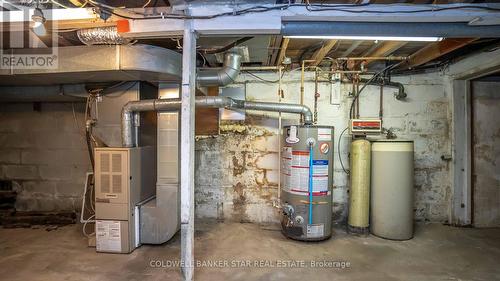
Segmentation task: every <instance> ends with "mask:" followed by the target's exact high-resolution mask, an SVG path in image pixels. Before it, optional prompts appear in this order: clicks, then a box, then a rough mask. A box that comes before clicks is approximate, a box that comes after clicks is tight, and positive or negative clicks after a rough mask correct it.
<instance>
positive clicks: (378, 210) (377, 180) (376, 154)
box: [370, 140, 414, 240]
mask: <svg viewBox="0 0 500 281" xmlns="http://www.w3.org/2000/svg"><path fill="white" fill-rule="evenodd" d="M371 158H372V165H371V166H372V172H371V176H372V180H371V204H370V205H371V213H370V230H371V233H372V234H374V235H376V236H379V237H382V238H386V239H393V240H407V239H411V238H412V237H413V192H414V188H413V177H414V176H413V173H414V172H413V141H398V140H380V141H375V142H372V157H371Z"/></svg>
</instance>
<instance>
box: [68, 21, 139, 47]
mask: <svg viewBox="0 0 500 281" xmlns="http://www.w3.org/2000/svg"><path fill="white" fill-rule="evenodd" d="M76 35H77V36H78V39H80V41H81V42H82V43H83V44H85V45H87V46H90V45H121V44H128V43H130V39H127V38H123V37H122V36H121V35H120V34H119V33H118V30H117V28H116V26H106V27H96V28H84V29H79V30H77V32H76Z"/></svg>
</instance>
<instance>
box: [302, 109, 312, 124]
mask: <svg viewBox="0 0 500 281" xmlns="http://www.w3.org/2000/svg"><path fill="white" fill-rule="evenodd" d="M302 116H304V124H306V125H312V124H313V113H312V111H311V109H310V108H309V107H307V106H305V105H304V106H303V107H302Z"/></svg>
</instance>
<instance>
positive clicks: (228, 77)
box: [196, 53, 241, 86]
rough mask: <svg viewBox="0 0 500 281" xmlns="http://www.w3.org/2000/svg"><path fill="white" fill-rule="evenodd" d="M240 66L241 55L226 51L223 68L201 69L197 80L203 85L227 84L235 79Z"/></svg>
mask: <svg viewBox="0 0 500 281" xmlns="http://www.w3.org/2000/svg"><path fill="white" fill-rule="evenodd" d="M240 67H241V55H239V54H235V53H226V55H225V56H224V66H223V67H222V68H220V69H210V70H202V71H199V72H198V76H197V78H196V80H197V81H198V83H199V84H200V85H201V86H225V85H228V84H230V83H233V82H234V81H235V79H236V77H238V75H239V74H240Z"/></svg>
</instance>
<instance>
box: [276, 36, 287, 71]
mask: <svg viewBox="0 0 500 281" xmlns="http://www.w3.org/2000/svg"><path fill="white" fill-rule="evenodd" d="M289 42H290V38H283V40H281V49H280V52H279V55H278V60H277V61H276V65H278V66H279V65H281V63H282V62H283V59H284V58H285V55H286V49H287V48H288V43H289Z"/></svg>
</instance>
